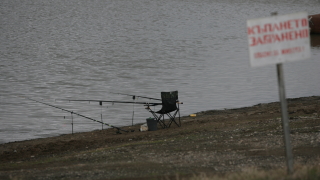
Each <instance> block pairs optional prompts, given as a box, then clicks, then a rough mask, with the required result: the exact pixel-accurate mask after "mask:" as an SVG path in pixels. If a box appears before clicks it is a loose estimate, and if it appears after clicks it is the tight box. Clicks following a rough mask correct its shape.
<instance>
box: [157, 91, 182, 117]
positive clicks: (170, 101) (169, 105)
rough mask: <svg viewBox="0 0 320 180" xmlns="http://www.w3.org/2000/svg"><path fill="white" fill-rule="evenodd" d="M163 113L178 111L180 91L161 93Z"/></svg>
mask: <svg viewBox="0 0 320 180" xmlns="http://www.w3.org/2000/svg"><path fill="white" fill-rule="evenodd" d="M161 100H162V108H161V110H160V111H161V112H162V113H169V112H172V111H175V110H177V109H178V108H177V101H178V91H171V92H161Z"/></svg>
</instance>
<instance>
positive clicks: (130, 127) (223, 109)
mask: <svg viewBox="0 0 320 180" xmlns="http://www.w3.org/2000/svg"><path fill="white" fill-rule="evenodd" d="M308 97H320V96H317V95H313V96H305V97H298V98H287V102H288V103H289V101H295V100H299V99H304V98H308ZM271 103H272V104H273V103H280V102H279V101H275V102H267V103H258V104H254V105H252V106H244V107H237V108H229V109H227V108H221V109H213V110H204V111H200V112H197V113H192V114H202V113H205V112H215V111H216V112H220V111H226V110H240V109H248V108H250V107H254V106H259V105H263V104H271ZM279 107H280V106H279ZM188 117H189V116H181V118H188ZM145 123H146V122H145ZM145 123H137V124H134V125H133V126H120V127H118V128H124V129H132V127H134V128H136V127H137V126H141V125H142V124H145ZM110 129H114V128H112V127H108V128H107V129H104V130H110ZM96 131H101V130H100V129H96V130H92V131H83V132H75V133H74V134H79V133H90V132H96ZM66 135H72V133H67V134H59V135H56V136H49V137H39V138H33V139H26V140H17V141H10V142H5V143H0V146H1V145H5V144H9V143H18V142H24V141H33V140H37V139H46V138H55V137H60V136H66Z"/></svg>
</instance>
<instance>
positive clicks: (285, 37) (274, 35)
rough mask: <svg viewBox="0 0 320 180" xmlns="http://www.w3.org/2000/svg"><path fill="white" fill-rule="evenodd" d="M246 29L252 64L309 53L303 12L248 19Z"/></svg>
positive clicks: (294, 57)
mask: <svg viewBox="0 0 320 180" xmlns="http://www.w3.org/2000/svg"><path fill="white" fill-rule="evenodd" d="M247 30H248V32H247V33H248V41H249V54H250V63H251V66H252V67H257V66H264V65H268V64H278V63H283V62H287V61H297V60H302V59H307V58H309V57H310V56H311V52H310V34H309V21H308V14H307V13H306V12H300V13H295V14H288V15H283V16H271V17H268V18H261V19H251V20H247Z"/></svg>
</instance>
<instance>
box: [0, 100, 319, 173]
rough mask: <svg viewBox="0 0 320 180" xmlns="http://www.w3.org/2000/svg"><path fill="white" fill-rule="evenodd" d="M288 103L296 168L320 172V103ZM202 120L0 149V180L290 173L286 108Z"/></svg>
mask: <svg viewBox="0 0 320 180" xmlns="http://www.w3.org/2000/svg"><path fill="white" fill-rule="evenodd" d="M287 101H288V115H289V118H290V119H289V121H290V129H291V131H290V132H291V133H290V136H291V137H292V146H293V154H294V162H295V166H296V165H297V164H299V165H308V166H314V165H320V123H319V122H320V117H319V115H320V96H310V97H300V98H291V99H289V98H288V99H287ZM195 114H196V117H189V116H184V117H181V124H182V126H181V127H177V126H175V125H172V126H171V127H170V128H167V129H158V130H157V131H147V132H139V131H138V129H139V128H140V125H134V126H124V127H122V128H123V129H125V130H132V129H133V130H135V131H134V132H129V133H122V134H117V133H116V130H114V129H105V130H95V131H90V132H80V133H74V134H73V135H72V134H64V135H59V136H55V137H48V138H38V139H32V140H24V141H15V142H9V143H5V144H0V178H1V177H3V178H4V179H10V178H9V177H22V178H21V179H57V178H58V179H61V178H59V177H60V176H61V175H63V177H65V178H66V179H74V178H77V179H99V178H100V179H132V178H136V179H143V178H146V179H148V178H151V177H152V178H155V179H157V177H159V179H161V178H164V179H165V178H166V177H169V179H171V178H170V177H172V178H173V179H175V175H176V174H177V173H178V174H180V175H181V176H183V177H185V176H186V177H190V175H192V174H198V173H202V172H204V173H206V174H207V175H211V174H212V175H217V174H225V173H228V172H239V171H241V169H243V168H246V167H255V168H257V169H260V170H272V169H277V168H284V167H285V155H284V145H283V133H282V127H281V112H280V103H279V102H271V103H262V104H256V105H254V106H250V107H242V108H235V109H225V110H207V111H201V112H198V113H195ZM84 169H85V170H84ZM319 172H320V170H319ZM77 174H78V175H79V177H78V175H77Z"/></svg>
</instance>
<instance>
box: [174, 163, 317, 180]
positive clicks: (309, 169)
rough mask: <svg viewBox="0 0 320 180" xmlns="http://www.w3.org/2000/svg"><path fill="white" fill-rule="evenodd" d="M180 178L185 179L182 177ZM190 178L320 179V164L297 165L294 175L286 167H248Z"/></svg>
mask: <svg viewBox="0 0 320 180" xmlns="http://www.w3.org/2000/svg"><path fill="white" fill-rule="evenodd" d="M177 179H179V178H177ZM188 179H189V178H188ZM180 180H184V179H183V178H180ZM190 180H320V165H318V166H296V168H295V170H294V173H293V174H292V175H288V174H287V171H286V169H285V168H284V169H277V170H268V171H263V170H257V169H256V168H246V169H243V170H242V171H241V172H237V173H228V174H226V175H223V176H217V175H213V176H210V175H207V174H205V173H202V174H200V175H196V176H194V177H193V178H191V179H190Z"/></svg>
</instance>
